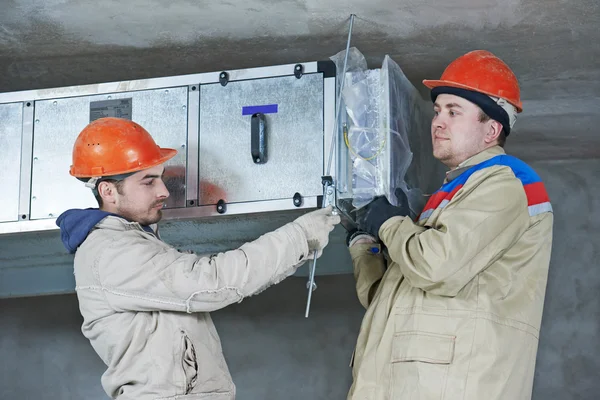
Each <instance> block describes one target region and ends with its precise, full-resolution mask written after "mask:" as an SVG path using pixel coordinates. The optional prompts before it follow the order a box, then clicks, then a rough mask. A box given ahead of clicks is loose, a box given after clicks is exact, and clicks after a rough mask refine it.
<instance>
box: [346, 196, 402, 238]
mask: <svg viewBox="0 0 600 400" xmlns="http://www.w3.org/2000/svg"><path fill="white" fill-rule="evenodd" d="M395 193H396V198H397V199H398V206H393V205H391V204H390V202H389V201H388V200H387V198H386V197H385V196H380V197H377V198H375V200H373V201H372V202H371V203H369V204H367V205H366V206H365V207H364V213H363V216H362V218H361V219H360V221H358V229H360V230H362V231H365V232H367V233H369V234H370V235H371V236H373V237H375V238H377V239H379V229H380V228H381V225H383V224H384V222H385V221H387V220H388V219H390V218H392V217H397V216H400V217H405V216H407V215H409V214H410V208H409V207H408V199H407V197H406V194H405V193H404V192H403V191H402V190H401V189H396V192H395Z"/></svg>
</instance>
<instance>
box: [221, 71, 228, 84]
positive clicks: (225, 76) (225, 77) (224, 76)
mask: <svg viewBox="0 0 600 400" xmlns="http://www.w3.org/2000/svg"><path fill="white" fill-rule="evenodd" d="M219 82H220V83H221V86H225V85H227V83H228V82H229V74H228V73H227V72H225V71H223V72H221V73H220V74H219Z"/></svg>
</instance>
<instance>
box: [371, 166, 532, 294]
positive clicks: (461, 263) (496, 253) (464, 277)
mask: <svg viewBox="0 0 600 400" xmlns="http://www.w3.org/2000/svg"><path fill="white" fill-rule="evenodd" d="M529 221H530V218H529V212H528V208H527V199H526V196H525V191H524V189H523V186H522V184H521V182H520V181H519V180H518V179H517V178H516V177H515V176H514V174H513V172H512V171H511V170H510V169H509V168H507V167H490V168H488V169H485V170H482V171H478V172H476V173H474V174H473V175H472V176H471V177H470V178H469V180H468V181H467V182H466V184H465V185H464V186H463V187H462V188H461V189H460V190H459V191H458V192H457V193H456V194H455V196H454V197H453V199H452V200H451V201H450V202H449V203H448V204H447V205H446V206H445V207H444V209H443V210H442V211H441V212H440V215H439V217H438V219H437V220H436V223H435V227H429V228H428V227H421V226H418V225H417V224H415V223H414V222H413V221H411V220H410V219H409V218H406V217H394V218H391V219H390V220H388V221H386V222H385V223H384V224H383V225H382V227H381V229H380V231H379V235H380V237H381V239H382V241H383V243H385V244H386V245H387V247H388V251H389V256H390V258H391V259H392V260H393V261H395V262H396V263H397V264H398V266H399V268H400V270H401V271H402V273H403V275H404V276H405V278H406V280H407V281H408V282H409V283H410V285H412V286H413V287H417V288H420V289H422V290H424V291H427V292H430V293H432V294H436V295H442V296H456V295H457V294H458V292H459V291H460V290H461V289H462V288H463V287H464V286H465V285H466V284H467V283H468V282H469V281H470V280H471V279H473V278H474V277H475V276H476V275H477V274H478V273H479V272H481V271H482V270H484V269H486V268H487V267H488V266H489V265H490V264H492V263H493V262H494V261H496V260H497V259H498V258H500V257H501V256H502V255H503V254H504V252H505V251H506V250H507V249H509V248H510V247H511V246H512V245H513V244H514V243H515V242H516V241H517V240H518V239H519V237H520V236H521V235H522V234H523V233H524V232H525V231H526V230H527V229H528V227H529Z"/></svg>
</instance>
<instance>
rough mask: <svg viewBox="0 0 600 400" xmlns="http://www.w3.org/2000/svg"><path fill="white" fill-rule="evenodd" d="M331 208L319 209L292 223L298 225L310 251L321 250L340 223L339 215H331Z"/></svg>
mask: <svg viewBox="0 0 600 400" xmlns="http://www.w3.org/2000/svg"><path fill="white" fill-rule="evenodd" d="M332 211H333V207H331V206H329V207H327V208H321V209H318V210H316V211H311V212H309V213H308V214H304V215H303V216H301V217H298V218H297V219H296V220H295V221H294V222H295V223H297V224H298V225H300V227H301V228H302V230H303V231H304V234H305V235H306V239H307V241H308V249H309V250H310V251H314V250H317V251H318V250H321V249H323V248H324V247H325V246H327V244H328V243H329V233H330V232H331V231H332V230H333V228H334V227H335V225H337V224H339V223H340V222H341V218H340V216H339V215H333V214H332Z"/></svg>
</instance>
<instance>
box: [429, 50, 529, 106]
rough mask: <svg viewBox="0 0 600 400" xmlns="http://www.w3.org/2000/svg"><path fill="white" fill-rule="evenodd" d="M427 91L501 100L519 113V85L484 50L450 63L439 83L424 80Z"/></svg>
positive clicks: (513, 75) (509, 71) (511, 75)
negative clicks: (452, 91)
mask: <svg viewBox="0 0 600 400" xmlns="http://www.w3.org/2000/svg"><path fill="white" fill-rule="evenodd" d="M423 84H424V85H425V86H427V87H428V88H430V89H433V88H436V87H440V86H448V87H453V88H458V89H466V90H472V91H475V92H479V93H483V94H487V95H488V96H494V97H498V98H501V99H505V100H506V101H507V102H509V103H510V104H512V105H513V106H515V108H516V109H517V112H521V111H523V104H522V103H521V91H520V89H519V82H518V81H517V77H516V76H515V74H514V73H513V72H512V70H511V69H510V68H509V67H508V65H506V64H505V63H504V61H502V60H501V59H499V58H498V57H496V56H495V55H493V54H492V53H490V52H489V51H485V50H475V51H471V52H469V53H467V54H465V55H463V56H460V57H458V58H457V59H456V60H454V61H453V62H452V63H450V65H448V67H446V69H445V70H444V73H443V74H442V77H441V78H440V79H439V80H427V79H426V80H424V81H423Z"/></svg>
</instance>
